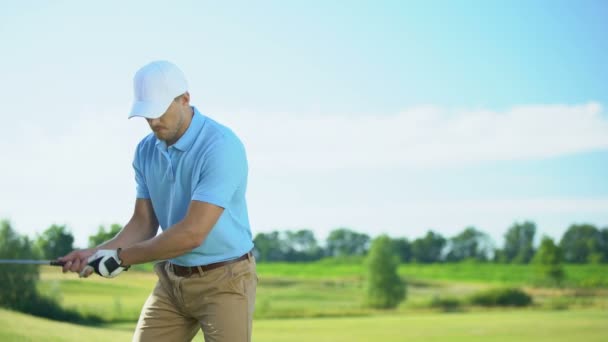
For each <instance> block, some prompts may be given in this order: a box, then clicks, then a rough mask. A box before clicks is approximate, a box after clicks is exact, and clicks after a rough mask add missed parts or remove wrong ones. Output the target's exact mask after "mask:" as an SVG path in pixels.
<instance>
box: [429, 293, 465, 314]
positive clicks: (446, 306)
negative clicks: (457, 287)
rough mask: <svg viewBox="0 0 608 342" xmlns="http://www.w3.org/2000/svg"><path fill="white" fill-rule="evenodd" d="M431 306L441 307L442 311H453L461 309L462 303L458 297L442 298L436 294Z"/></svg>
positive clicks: (434, 307)
mask: <svg viewBox="0 0 608 342" xmlns="http://www.w3.org/2000/svg"><path fill="white" fill-rule="evenodd" d="M430 307H431V308H433V309H440V310H442V311H446V312H451V311H460V310H461V303H460V300H458V299H457V298H449V297H445V298H441V297H439V296H434V297H433V299H432V300H431V303H430Z"/></svg>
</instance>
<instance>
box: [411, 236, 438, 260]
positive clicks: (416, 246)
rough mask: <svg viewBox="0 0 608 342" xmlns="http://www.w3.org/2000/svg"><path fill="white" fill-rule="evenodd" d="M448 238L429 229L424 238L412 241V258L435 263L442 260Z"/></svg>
mask: <svg viewBox="0 0 608 342" xmlns="http://www.w3.org/2000/svg"><path fill="white" fill-rule="evenodd" d="M445 245H446V239H445V238H444V237H443V236H441V234H439V233H435V232H433V231H432V230H429V231H428V232H427V233H426V235H425V236H424V237H423V238H418V239H416V240H414V242H412V260H413V261H415V262H419V263H425V264H427V263H434V262H440V261H441V260H442V253H443V249H444V247H445Z"/></svg>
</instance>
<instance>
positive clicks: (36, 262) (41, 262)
mask: <svg viewBox="0 0 608 342" xmlns="http://www.w3.org/2000/svg"><path fill="white" fill-rule="evenodd" d="M0 264H17V265H51V266H63V265H65V262H63V261H58V260H28V259H0Z"/></svg>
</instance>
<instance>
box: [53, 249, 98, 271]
mask: <svg viewBox="0 0 608 342" xmlns="http://www.w3.org/2000/svg"><path fill="white" fill-rule="evenodd" d="M95 252H97V249H95V248H89V249H81V250H76V251H73V252H71V253H69V254H67V255H66V256H63V257H61V258H59V259H57V260H59V261H63V262H65V264H64V265H63V273H66V272H68V271H71V272H78V273H80V274H81V276H82V275H83V273H82V271H83V270H84V268H85V267H86V266H87V263H88V260H89V257H90V256H91V255H93V254H95ZM89 274H90V273H89Z"/></svg>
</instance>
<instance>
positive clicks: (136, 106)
mask: <svg viewBox="0 0 608 342" xmlns="http://www.w3.org/2000/svg"><path fill="white" fill-rule="evenodd" d="M187 91H188V83H187V82H186V77H185V76H184V73H182V71H181V70H179V68H178V67H177V66H175V64H173V63H170V62H167V61H154V62H151V63H148V64H146V65H144V66H143V67H142V68H141V69H139V70H138V71H137V73H135V77H133V92H134V95H135V99H134V100H133V106H132V107H131V113H129V119H130V118H132V117H134V116H142V117H144V118H148V119H155V118H158V117H160V116H161V115H163V114H164V113H165V112H166V111H167V108H169V106H170V105H171V102H172V101H173V100H174V99H175V98H176V97H178V96H179V95H181V94H183V93H185V92H187Z"/></svg>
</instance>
